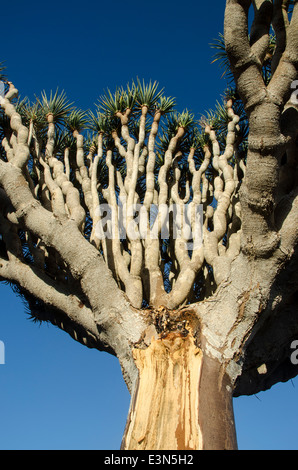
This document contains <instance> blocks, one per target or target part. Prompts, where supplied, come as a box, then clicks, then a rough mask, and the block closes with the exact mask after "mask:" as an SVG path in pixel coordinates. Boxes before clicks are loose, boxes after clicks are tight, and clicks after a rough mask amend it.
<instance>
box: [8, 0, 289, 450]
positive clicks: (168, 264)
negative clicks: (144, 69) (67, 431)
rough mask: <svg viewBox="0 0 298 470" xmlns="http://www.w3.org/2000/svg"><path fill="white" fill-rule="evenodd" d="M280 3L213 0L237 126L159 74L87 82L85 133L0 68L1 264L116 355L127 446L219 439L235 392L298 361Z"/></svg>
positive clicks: (216, 442) (58, 105) (218, 444)
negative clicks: (91, 90)
mask: <svg viewBox="0 0 298 470" xmlns="http://www.w3.org/2000/svg"><path fill="white" fill-rule="evenodd" d="M251 7H252V8H253V9H254V14H255V19H254V21H253V24H252V27H251V30H250V31H249V28H248V14H249V9H250V8H251ZM289 8H290V5H289V2H288V1H286V0H285V1H282V0H276V1H271V0H254V1H250V0H227V2H226V13H225V32H224V37H225V46H226V53H227V55H228V58H229V61H230V65H231V70H232V72H233V75H234V80H235V84H236V92H237V94H239V95H240V98H241V102H242V105H243V106H244V110H243V113H244V114H245V119H246V121H247V124H248V127H249V134H248V139H247V142H245V141H243V139H244V137H243V134H241V129H242V127H241V126H242V125H243V119H244V118H243V113H242V115H241V113H238V112H237V109H236V108H237V106H236V105H235V100H234V99H233V98H232V97H231V98H230V99H227V101H226V103H225V106H224V117H223V118H221V119H222V121H221V125H222V128H224V131H222V128H221V130H219V127H216V120H214V119H211V118H210V119H206V120H205V122H204V125H203V128H202V129H198V128H197V127H196V126H195V123H194V119H193V116H192V115H191V114H190V113H189V112H187V111H186V112H183V113H181V114H179V113H174V112H173V100H172V99H170V98H166V97H165V96H164V95H163V93H162V92H160V91H158V88H157V85H156V84H152V83H151V84H150V85H145V84H144V83H143V84H142V83H141V82H140V81H138V83H137V84H133V85H132V86H131V87H130V86H128V88H127V89H126V90H124V89H123V88H121V89H117V90H116V92H115V94H114V95H113V94H111V93H107V94H106V95H105V96H104V97H102V99H101V101H100V109H101V111H100V112H98V113H97V114H96V115H91V117H90V120H89V121H90V122H89V127H90V128H91V129H92V131H93V132H94V134H93V136H92V139H91V141H88V138H87V137H86V135H85V134H84V126H86V116H84V115H83V114H82V113H81V112H78V111H75V110H71V109H70V107H69V105H68V104H67V103H66V102H65V97H64V96H62V95H61V96H57V94H56V95H55V96H52V95H51V97H50V98H47V97H46V96H45V95H43V97H42V99H41V100H39V101H38V102H37V103H35V104H33V105H31V104H26V105H22V106H20V105H18V104H17V102H16V97H17V90H16V88H15V87H14V85H13V84H12V83H7V90H6V91H7V93H6V96H5V99H2V100H1V109H2V111H1V136H2V146H1V148H0V150H1V159H0V234H1V237H0V278H1V280H6V281H9V282H11V283H12V284H14V285H15V286H17V287H18V289H19V292H20V293H21V294H22V295H23V296H24V297H25V298H26V299H27V302H28V304H29V306H30V308H31V311H32V315H33V316H34V317H35V318H37V319H38V320H40V321H50V322H52V323H53V324H55V325H58V326H59V327H60V328H62V329H64V330H65V331H67V332H68V333H69V334H70V335H71V336H72V337H73V338H74V339H75V340H77V341H80V342H81V343H82V344H85V345H86V346H88V347H92V348H96V349H98V350H104V351H107V352H109V353H111V354H114V355H116V356H117V357H118V358H119V361H120V364H121V367H122V371H123V376H124V379H125V381H126V383H127V386H128V388H129V390H130V391H131V393H132V403H131V408H130V414H129V418H128V422H127V427H126V432H125V436H124V439H123V448H125V449H169V448H171V449H234V448H236V446H237V444H236V437H235V427H234V418H233V410H232V396H237V395H241V394H253V393H257V392H258V391H260V390H265V389H267V388H269V387H271V386H272V385H273V384H274V383H276V382H277V381H280V380H288V379H289V378H291V377H293V376H294V375H296V374H297V372H298V370H297V366H295V365H294V364H292V363H291V362H290V360H289V356H290V353H291V349H290V344H291V342H292V340H293V339H297V337H298V322H297V321H296V316H297V315H296V313H297V292H298V289H297V288H298V277H297V242H298V230H297V227H298V191H297V188H298V173H297V156H298V148H297V136H298V112H297V103H296V102H295V101H293V100H292V99H291V94H292V92H293V88H292V83H293V82H294V81H295V80H296V79H297V78H298V75H297V68H298V4H297V2H295V4H294V6H293V8H292V11H291V13H290V12H289ZM270 26H272V27H273V29H274V31H275V35H276V45H275V48H274V51H273V53H272V51H271V52H270V50H269V49H268V47H269V44H270V37H269V33H270ZM249 33H250V34H249ZM270 54H271V55H270ZM269 56H270V59H268V57H269ZM268 60H270V64H271V76H270V78H271V79H270V80H268V77H267V78H266V79H265V78H264V75H263V73H262V71H263V67H264V64H265V63H266V61H267V62H268ZM236 101H237V100H236ZM238 104H239V103H238ZM239 109H240V108H239V106H238V110H239ZM222 114H223V113H222ZM223 121H224V124H223ZM90 123H91V124H90ZM61 129H63V130H61ZM244 140H245V139H244ZM246 144H247V145H246ZM103 205H104V208H105V210H103V211H102V210H101V209H102V207H103ZM107 205H108V209H107ZM136 205H137V206H136ZM199 205H201V206H200V207H201V208H202V213H201V217H202V218H201V219H199V220H201V222H202V233H203V239H202V240H201V239H200V240H201V243H197V242H198V240H197V239H196V238H195V236H194V234H195V233H196V231H195V230H196V228H197V226H196V224H195V222H196V221H197V219H196V217H197V216H198V214H199V213H198V212H196V211H197V207H198V206H199ZM174 206H175V208H176V209H175V210H176V212H175V211H174V209H173V207H174ZM135 207H137V210H135V211H133V210H132V208H135ZM152 208H153V214H155V216H154V217H153V220H152V219H149V215H150V214H151V212H150V211H152ZM164 208H166V209H169V208H170V210H169V212H164ZM186 209H187V210H188V211H189V212H188V223H187V222H186V219H187V217H186V219H183V218H181V219H180V215H181V214H183V211H184V214H185V210H186ZM107 214H108V215H109V214H112V217H110V216H108V215H107ZM115 214H118V215H119V214H120V216H119V218H113V217H114V215H115ZM167 217H168V219H167ZM178 219H179V220H180V222H181V223H180V229H181V232H180V233H179V236H174V235H175V230H176V228H177V227H176V226H175V222H176V220H178ZM144 221H145V222H144ZM122 222H125V223H124V228H125V229H126V233H125V236H124V235H123V233H122V232H121V230H122V229H123V224H122ZM165 222H168V224H165ZM165 227H166V228H167V230H168V232H169V236H168V237H163V230H164V229H165ZM190 228H191V231H192V236H191V237H189V236H188V235H187V233H186V232H185V231H183V230H184V229H190ZM182 229H183V230H182ZM109 231H112V234H113V236H107V234H108V233H110V232H109ZM113 231H114V232H113ZM152 234H153V236H152ZM176 235H177V234H176ZM200 240H199V241H200Z"/></svg>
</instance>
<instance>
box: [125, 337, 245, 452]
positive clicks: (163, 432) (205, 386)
mask: <svg viewBox="0 0 298 470" xmlns="http://www.w3.org/2000/svg"><path fill="white" fill-rule="evenodd" d="M133 355H134V359H135V362H136V365H137V368H138V370H139V378H138V383H137V385H136V387H135V391H134V394H133V396H132V401H131V407H130V412H129V416H128V421H127V425H126V429H125V433H124V437H123V441H122V449H125V450H211V449H214V450H224V449H231V450H232V449H236V448H237V442H236V433H235V425H234V417H233V407H232V387H231V384H230V382H229V378H228V376H227V375H226V374H225V372H224V370H223V368H222V367H221V364H220V362H219V361H218V360H215V359H213V358H211V357H208V356H207V355H206V354H204V353H203V351H202V349H201V348H200V347H198V346H197V345H196V340H195V338H194V337H193V336H192V334H191V333H187V332H183V331H182V332H178V331H175V332H170V333H168V334H167V335H165V336H164V337H160V338H158V339H152V342H151V344H150V346H149V347H148V348H147V349H134V351H133Z"/></svg>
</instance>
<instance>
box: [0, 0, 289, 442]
mask: <svg viewBox="0 0 298 470" xmlns="http://www.w3.org/2000/svg"><path fill="white" fill-rule="evenodd" d="M224 4H225V2H224V0H214V1H213V2H212V3H210V2H209V3H208V2H195V1H190V0H184V2H178V1H176V0H172V1H170V0H163V1H162V2H160V1H157V0H152V1H151V2H150V3H149V2H148V3H147V4H146V3H144V2H143V3H142V2H140V1H136V0H133V1H131V0H127V1H126V2H123V1H119V0H114V1H113V2H102V1H97V2H95V1H94V2H92V1H90V0H85V1H84V2H78V1H75V0H74V1H69V0H65V1H63V2H61V1H60V2H58V1H56V0H53V1H52V2H50V3H47V4H41V3H40V2H37V1H27V2H23V1H20V0H16V1H15V2H13V4H11V3H8V2H6V3H4V4H3V5H2V6H1V43H2V44H1V46H2V47H1V57H0V60H5V62H6V66H7V68H8V70H7V73H8V75H9V78H10V79H11V80H12V81H13V82H14V84H15V86H16V87H17V88H18V89H19V91H20V93H21V95H22V96H25V95H27V96H29V97H31V98H32V97H33V96H34V95H35V94H37V95H39V94H40V92H41V91H42V90H43V89H45V90H46V91H50V90H51V89H53V90H56V88H57V87H59V89H61V90H62V89H64V90H65V91H66V93H67V95H68V97H69V99H70V100H71V101H75V102H76V104H77V106H78V107H80V108H82V109H85V108H90V107H91V108H92V107H93V103H94V102H95V101H96V99H97V97H98V96H99V95H100V94H101V93H102V91H103V90H104V89H105V88H106V87H109V88H111V89H113V88H114V87H115V86H116V85H122V84H123V85H125V84H126V83H127V82H128V81H130V80H131V79H132V78H136V77H137V76H138V77H140V78H141V79H142V78H145V79H147V80H149V79H153V80H157V81H158V82H159V83H160V85H161V86H162V87H165V89H166V92H167V94H168V95H170V96H175V97H176V98H177V103H178V109H179V110H182V109H184V108H185V107H188V108H189V109H191V110H192V111H193V112H195V113H196V115H197V116H198V117H199V115H200V114H201V113H204V111H205V110H207V109H209V108H212V107H213V106H214V104H215V102H216V100H217V99H220V96H221V94H222V93H223V90H224V88H225V82H224V81H223V80H221V79H220V77H221V71H220V70H219V69H218V67H217V65H214V64H213V65H211V60H212V54H213V52H212V50H211V49H210V48H209V43H210V42H211V41H212V40H213V39H214V38H215V37H217V35H218V33H219V32H222V29H223V12H224ZM41 5H42V6H41ZM0 295H1V304H0V305H1V314H0V340H1V341H3V342H4V343H5V353H6V357H5V365H0V449H1V450H3V449H118V448H119V446H120V442H121V437H122V433H123V429H124V425H125V420H126V415H127V411H128V406H129V399H130V397H129V394H128V392H127V389H126V386H125V384H124V381H123V379H122V377H121V372H120V367H119V364H118V362H117V360H116V359H115V358H114V357H112V356H109V355H108V354H105V353H99V352H97V351H95V350H89V349H87V348H86V347H83V346H81V345H80V344H79V343H76V342H75V341H74V340H72V339H71V338H70V337H69V336H68V335H67V334H65V333H63V332H62V331H60V330H58V329H57V328H54V327H53V326H51V325H45V324H43V325H41V326H37V325H34V324H33V323H32V322H30V321H29V320H28V317H27V316H26V315H25V313H24V308H23V305H22V302H21V300H20V299H19V298H16V297H15V295H14V294H13V293H12V292H11V291H10V289H9V288H7V287H5V286H0ZM234 403H235V415H236V424H237V434H238V443H239V448H240V449H298V442H297V419H298V407H297V403H298V381H297V379H294V380H293V381H292V382H288V383H286V384H278V385H276V386H275V387H273V388H272V389H271V390H270V391H268V392H265V393H260V394H258V398H257V397H255V396H252V397H241V398H237V399H236V400H235V401H234Z"/></svg>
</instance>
